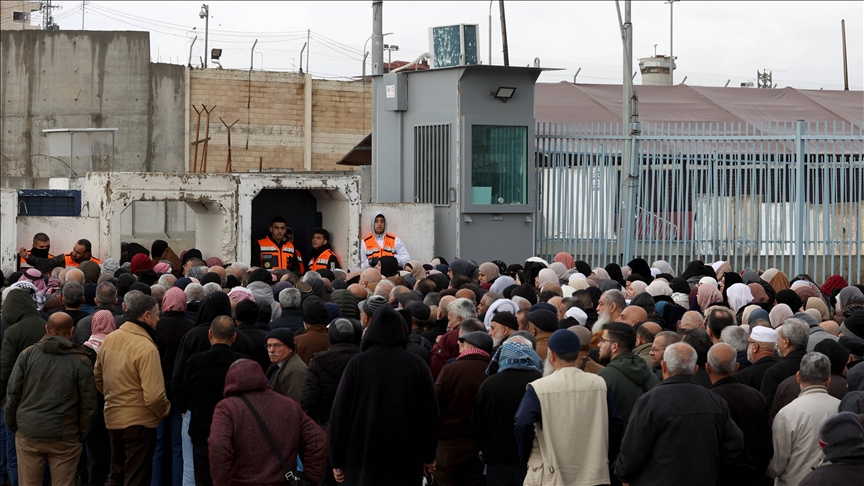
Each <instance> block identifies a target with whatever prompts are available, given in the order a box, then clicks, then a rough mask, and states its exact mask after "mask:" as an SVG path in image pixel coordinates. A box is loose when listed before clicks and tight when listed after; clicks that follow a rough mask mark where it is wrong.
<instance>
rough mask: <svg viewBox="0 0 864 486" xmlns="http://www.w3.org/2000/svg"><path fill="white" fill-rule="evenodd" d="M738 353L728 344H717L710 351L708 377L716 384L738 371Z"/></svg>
mask: <svg viewBox="0 0 864 486" xmlns="http://www.w3.org/2000/svg"><path fill="white" fill-rule="evenodd" d="M737 356H738V352H737V351H735V348H733V347H732V346H730V345H728V344H726V343H717V344H715V345H713V346H711V349H709V350H708V366H707V367H706V371H708V377H709V378H711V383H715V382H717V381H719V380H721V379H723V378H726V377H727V376H731V375H732V374H734V373H735V372H736V371H738V363H737V361H736V358H737Z"/></svg>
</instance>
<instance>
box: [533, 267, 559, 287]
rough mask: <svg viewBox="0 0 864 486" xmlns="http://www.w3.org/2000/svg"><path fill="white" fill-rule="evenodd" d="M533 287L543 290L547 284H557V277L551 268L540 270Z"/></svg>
mask: <svg viewBox="0 0 864 486" xmlns="http://www.w3.org/2000/svg"><path fill="white" fill-rule="evenodd" d="M536 280H537V281H536V285H535V287H537V288H538V289H539V288H543V286H544V285H546V284H547V283H554V284H557V283H558V275H557V274H556V273H555V271H554V270H552V269H551V268H544V269H542V270H540V273H538V274H537V279H536Z"/></svg>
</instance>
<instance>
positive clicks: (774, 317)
mask: <svg viewBox="0 0 864 486" xmlns="http://www.w3.org/2000/svg"><path fill="white" fill-rule="evenodd" d="M793 315H795V313H794V312H792V309H791V308H790V307H789V306H788V305H786V304H782V303H781V304H777V305H775V306H774V308H773V309H771V312H769V313H768V319H769V320H770V321H771V327H773V328H774V329H777V328H778V327H780V326H782V325H783V323H784V322H785V321H786V319H789V318H790V317H792V316H793Z"/></svg>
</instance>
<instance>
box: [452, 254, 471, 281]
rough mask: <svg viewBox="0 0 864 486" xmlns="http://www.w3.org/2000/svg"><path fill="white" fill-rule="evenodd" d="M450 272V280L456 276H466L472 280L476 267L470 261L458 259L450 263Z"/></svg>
mask: <svg viewBox="0 0 864 486" xmlns="http://www.w3.org/2000/svg"><path fill="white" fill-rule="evenodd" d="M450 272H451V274H452V275H451V277H450V278H453V277H455V276H456V275H464V276H466V277H468V278H471V274H472V273H473V272H474V265H472V264H471V262H469V261H468V260H462V259H461V258H457V259H455V260H453V261H452V262H450Z"/></svg>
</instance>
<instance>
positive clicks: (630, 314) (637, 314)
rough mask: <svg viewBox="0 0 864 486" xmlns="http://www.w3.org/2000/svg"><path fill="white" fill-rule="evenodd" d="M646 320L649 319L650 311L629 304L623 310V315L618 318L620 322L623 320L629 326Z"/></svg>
mask: <svg viewBox="0 0 864 486" xmlns="http://www.w3.org/2000/svg"><path fill="white" fill-rule="evenodd" d="M646 320H648V313H647V312H645V309H643V308H641V307H639V306H638V305H628V306H627V307H625V308H624V310H623V311H622V312H621V317H619V318H618V322H623V323H624V324H627V325H628V326H634V327H635V326H636V324H639V323H640V322H645V321H646Z"/></svg>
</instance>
